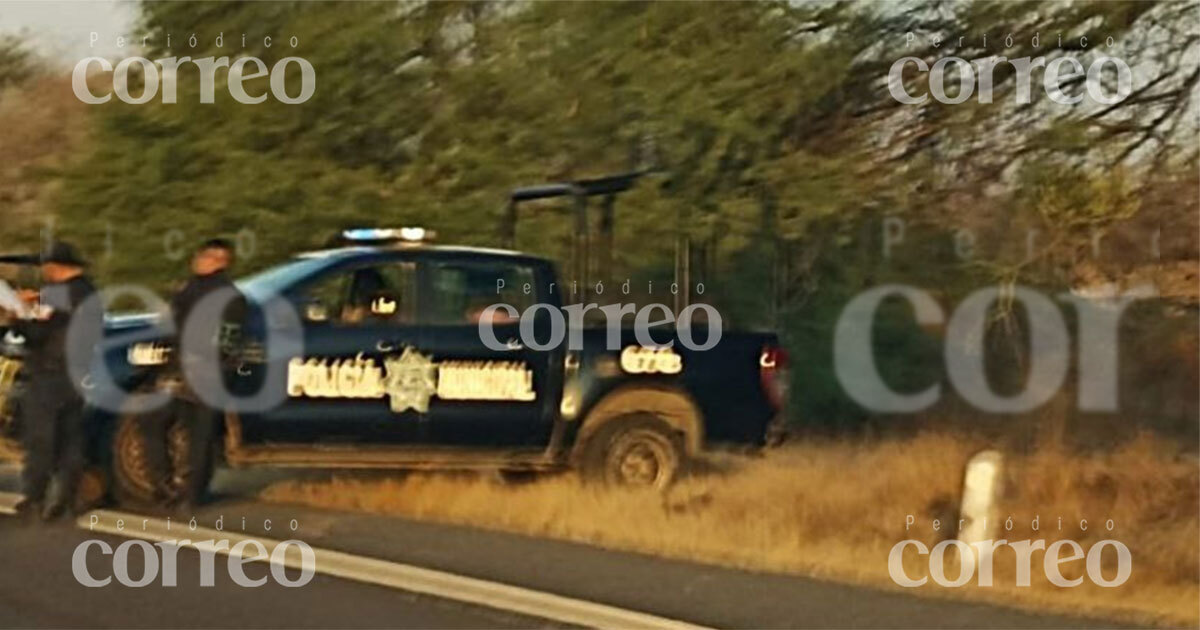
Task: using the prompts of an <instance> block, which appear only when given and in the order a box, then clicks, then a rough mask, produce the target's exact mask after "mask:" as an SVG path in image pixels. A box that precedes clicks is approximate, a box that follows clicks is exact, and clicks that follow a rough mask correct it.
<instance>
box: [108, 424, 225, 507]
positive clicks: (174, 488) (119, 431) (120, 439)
mask: <svg viewBox="0 0 1200 630" xmlns="http://www.w3.org/2000/svg"><path fill="white" fill-rule="evenodd" d="M187 453H188V432H187V430H186V428H185V427H184V426H183V425H182V424H180V423H173V424H172V426H171V428H170V429H169V431H168V433H167V457H168V458H169V461H170V462H171V469H172V471H173V473H174V474H172V476H171V481H170V486H171V487H170V491H171V492H172V494H173V496H172V497H170V498H175V497H178V496H181V493H182V491H183V488H184V481H185V479H187V477H186V475H189V474H190V471H189V470H188V457H187ZM207 468H208V474H209V476H211V475H212V468H213V467H212V466H208V467H207ZM112 473H113V474H112V478H113V494H114V495H115V498H116V500H117V502H118V503H121V504H133V505H142V506H144V505H150V504H153V503H154V500H155V497H154V483H153V481H152V478H151V476H150V471H149V466H148V465H147V463H146V439H145V436H144V435H143V434H142V427H141V423H140V422H139V418H138V416H136V415H134V414H128V413H127V414H122V415H121V417H120V418H119V419H118V420H117V428H116V431H115V432H114V435H113V458H112ZM206 483H207V481H206Z"/></svg>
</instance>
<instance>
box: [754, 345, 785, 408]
mask: <svg viewBox="0 0 1200 630" xmlns="http://www.w3.org/2000/svg"><path fill="white" fill-rule="evenodd" d="M787 367H788V354H787V351H786V350H784V349H783V348H780V347H779V346H765V347H764V348H763V350H762V354H761V355H759V358H758V374H759V378H760V379H761V380H762V388H763V394H765V395H766V397H767V400H768V401H769V402H770V403H771V406H772V407H774V408H775V410H776V411H779V410H782V409H783V406H784V404H785V403H786V402H787V383H788V371H787Z"/></svg>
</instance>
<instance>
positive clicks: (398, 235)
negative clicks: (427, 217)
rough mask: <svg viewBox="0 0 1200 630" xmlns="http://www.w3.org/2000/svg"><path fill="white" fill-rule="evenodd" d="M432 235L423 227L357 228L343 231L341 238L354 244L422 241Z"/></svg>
mask: <svg viewBox="0 0 1200 630" xmlns="http://www.w3.org/2000/svg"><path fill="white" fill-rule="evenodd" d="M432 236H433V234H432V233H431V232H429V231H428V230H426V229H425V228H423V227H402V228H358V229H353V230H345V231H343V232H342V238H344V239H346V240H347V241H354V242H372V241H412V242H417V241H423V240H425V239H426V238H430V237H432Z"/></svg>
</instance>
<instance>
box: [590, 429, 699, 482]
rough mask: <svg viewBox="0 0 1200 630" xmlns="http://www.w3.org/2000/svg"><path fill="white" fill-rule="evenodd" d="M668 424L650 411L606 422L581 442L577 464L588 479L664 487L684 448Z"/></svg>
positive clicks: (679, 460)
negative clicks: (585, 442) (580, 452)
mask: <svg viewBox="0 0 1200 630" xmlns="http://www.w3.org/2000/svg"><path fill="white" fill-rule="evenodd" d="M680 442H681V441H680V437H679V436H678V435H677V434H676V432H675V431H672V429H671V427H670V425H668V424H667V423H666V422H663V421H662V420H660V419H658V418H657V417H655V416H654V415H653V414H649V413H632V414H628V415H624V416H619V417H616V418H613V419H611V420H608V421H607V422H605V424H604V426H603V427H601V428H600V429H599V430H598V431H597V432H596V433H595V434H593V435H592V436H591V437H590V438H589V439H588V442H587V444H586V445H585V446H584V452H583V457H582V460H581V461H580V468H581V472H582V474H583V476H584V478H585V479H586V480H588V481H595V482H600V483H604V484H605V485H610V486H625V487H631V488H653V489H655V490H663V489H665V488H667V487H668V486H669V485H671V482H672V481H674V479H675V476H676V474H677V473H678V472H679V468H680V464H681V461H682V458H683V457H682V453H683V448H682V445H681V443H680Z"/></svg>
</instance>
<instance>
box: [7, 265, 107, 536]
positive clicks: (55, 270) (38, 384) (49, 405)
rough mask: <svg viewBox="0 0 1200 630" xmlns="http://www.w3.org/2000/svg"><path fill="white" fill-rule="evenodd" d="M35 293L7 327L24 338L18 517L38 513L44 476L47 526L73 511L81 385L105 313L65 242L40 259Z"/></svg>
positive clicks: (80, 447) (79, 463)
mask: <svg viewBox="0 0 1200 630" xmlns="http://www.w3.org/2000/svg"><path fill="white" fill-rule="evenodd" d="M39 263H40V265H41V270H42V282H43V284H42V289H41V291H40V293H34V292H32V291H31V292H28V293H26V294H23V295H22V297H23V298H24V299H25V301H26V302H27V303H28V304H29V305H30V306H31V308H32V310H33V315H32V317H30V318H27V319H21V320H17V321H15V322H14V325H13V330H14V331H15V332H16V333H17V334H19V335H21V336H22V337H24V338H25V345H26V349H27V350H26V352H27V354H26V358H25V364H24V368H23V369H24V370H25V373H26V377H27V382H28V388H27V390H26V393H25V395H24V397H23V400H22V402H21V408H22V409H21V411H22V415H23V426H22V433H23V440H24V447H25V466H24V470H23V471H22V486H23V488H22V491H23V494H24V498H23V499H22V501H21V503H19V504H18V505H17V510H18V512H20V513H23V514H31V513H34V512H37V511H38V510H39V508H40V507H41V506H42V505H43V503H44V502H45V499H46V488H47V486H48V485H49V483H50V479H51V477H55V476H57V478H58V482H59V488H58V494H57V496H56V497H55V499H54V501H53V502H51V503H49V504H46V505H45V508H44V509H43V510H41V516H42V518H43V519H46V520H50V519H53V518H56V517H58V516H60V515H61V514H62V513H63V512H64V511H66V510H68V509H72V508H73V507H74V499H75V491H76V488H77V487H78V485H79V478H80V475H81V474H82V473H83V467H84V463H85V459H84V458H85V452H84V448H85V444H84V442H85V437H84V436H85V434H84V426H83V408H84V397H83V394H82V392H83V380H84V379H85V377H86V374H87V371H88V369H89V367H90V366H91V362H92V355H93V350H94V348H95V345H96V343H97V342H98V341H99V340H100V335H101V330H102V328H103V325H104V307H103V305H102V304H101V301H100V299H99V296H96V295H95V293H96V287H95V285H93V284H92V282H91V280H89V279H88V277H87V276H86V275H85V274H84V267H85V266H86V265H85V263H84V261H83V259H82V258H81V257H80V256H79V253H78V252H77V251H76V250H75V248H74V247H72V246H71V245H69V244H67V243H64V242H57V243H53V244H52V245H51V246H50V247H48V248H47V249H46V251H45V252H43V254H42V255H41V256H40V259H39Z"/></svg>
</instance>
